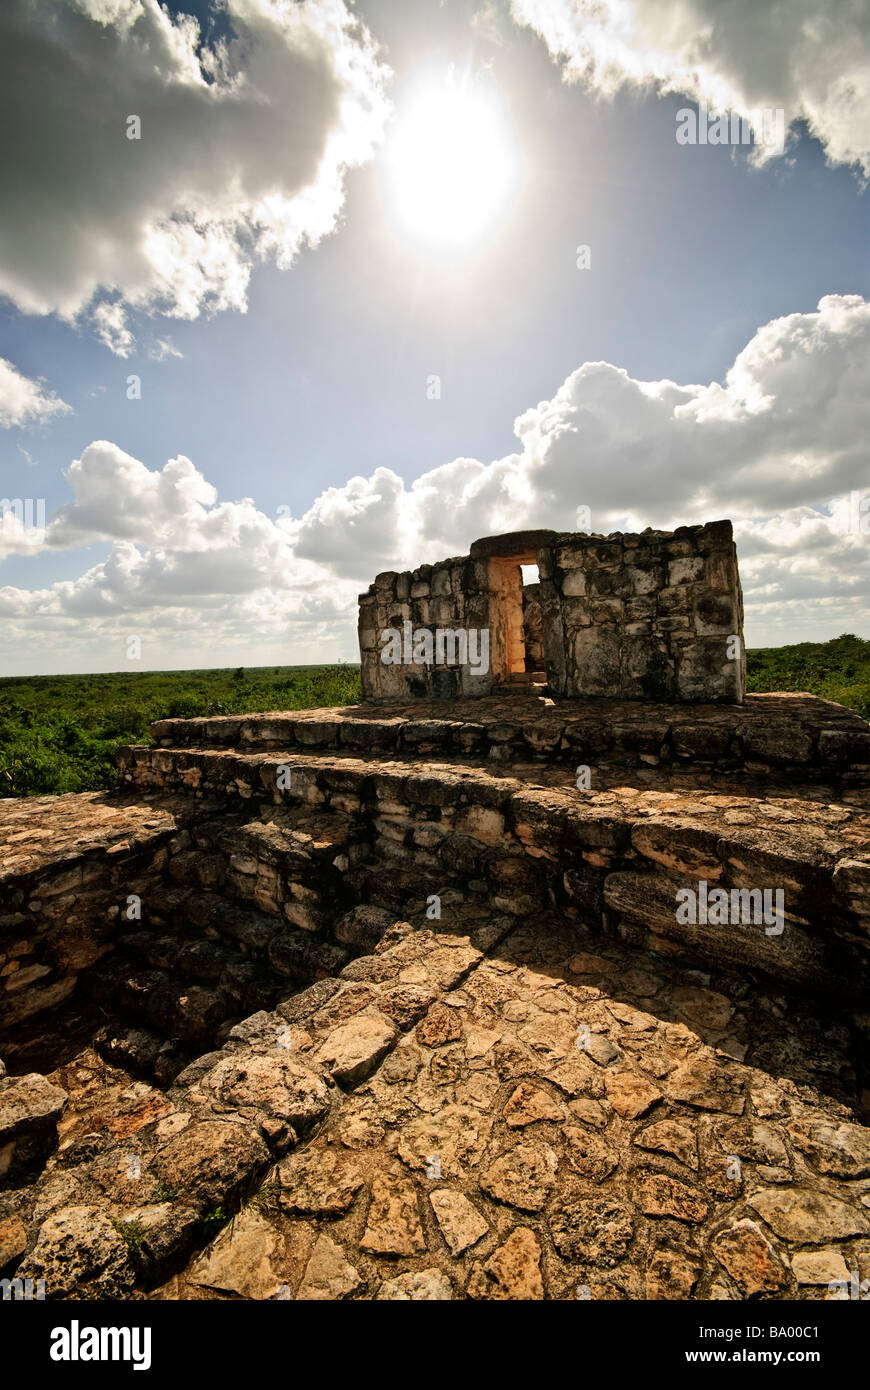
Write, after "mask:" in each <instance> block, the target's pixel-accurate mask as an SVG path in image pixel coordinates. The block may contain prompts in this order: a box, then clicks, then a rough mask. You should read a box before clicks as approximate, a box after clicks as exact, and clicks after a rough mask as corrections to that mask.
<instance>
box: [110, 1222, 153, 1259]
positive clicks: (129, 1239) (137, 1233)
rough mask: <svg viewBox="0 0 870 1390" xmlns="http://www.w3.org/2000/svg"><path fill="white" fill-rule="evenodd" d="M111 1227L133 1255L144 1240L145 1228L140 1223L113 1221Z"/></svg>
mask: <svg viewBox="0 0 870 1390" xmlns="http://www.w3.org/2000/svg"><path fill="white" fill-rule="evenodd" d="M112 1225H113V1226H114V1228H115V1230H116V1231H117V1232H118V1235H119V1236H120V1237H121V1239H122V1240H123V1242H124V1244H125V1245H126V1247H127V1249H128V1250H129V1251H130V1254H131V1255H135V1254H136V1252H137V1250H139V1248H140V1247H141V1245H142V1242H143V1240H144V1239H145V1227H144V1226H143V1225H142V1222H141V1221H138V1220H136V1221H118V1220H113V1221H112Z"/></svg>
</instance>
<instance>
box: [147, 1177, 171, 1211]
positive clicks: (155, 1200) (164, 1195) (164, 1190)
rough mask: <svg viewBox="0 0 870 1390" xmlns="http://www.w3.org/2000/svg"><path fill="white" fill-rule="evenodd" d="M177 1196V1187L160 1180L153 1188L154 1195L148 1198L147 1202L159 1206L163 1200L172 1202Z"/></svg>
mask: <svg viewBox="0 0 870 1390" xmlns="http://www.w3.org/2000/svg"><path fill="white" fill-rule="evenodd" d="M177 1196H178V1188H177V1187H170V1185H169V1183H167V1182H163V1181H162V1179H161V1181H160V1182H159V1183H158V1184H157V1187H156V1188H155V1190H154V1196H153V1197H150V1198H149V1204H150V1205H152V1206H159V1205H161V1204H162V1203H163V1202H174V1201H175V1199H176V1197H177Z"/></svg>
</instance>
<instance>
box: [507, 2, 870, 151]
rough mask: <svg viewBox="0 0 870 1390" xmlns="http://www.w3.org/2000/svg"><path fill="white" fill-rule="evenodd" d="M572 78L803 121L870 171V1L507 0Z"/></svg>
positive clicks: (606, 90) (605, 88)
mask: <svg viewBox="0 0 870 1390" xmlns="http://www.w3.org/2000/svg"><path fill="white" fill-rule="evenodd" d="M511 14H512V16H513V18H514V19H515V20H516V22H517V23H518V24H522V25H526V26H528V27H530V28H532V29H534V30H535V31H536V32H537V33H538V34H540V35H541V37H542V38H543V40H544V42H545V43H546V44H547V47H548V49H549V50H550V53H551V55H552V56H553V58H554V59H556V60H557V61H559V62H560V63H561V64H562V67H563V72H564V75H565V77H566V78H567V79H568V80H570V81H577V82H582V83H584V84H585V85H586V86H587V87H588V88H590V89H591V90H593V91H595V92H598V93H600V94H601V95H602V96H612V95H614V93H616V92H617V91H619V90H620V89H621V88H623V87H634V88H637V89H649V90H652V91H656V92H659V93H665V92H675V93H680V94H682V95H684V96H687V97H689V98H690V99H692V100H693V101H706V102H707V103H708V104H709V105H710V106H711V108H714V109H716V110H718V111H720V112H724V111H735V112H737V113H738V114H740V115H742V116H749V114H750V113H751V112H752V111H757V110H759V109H765V108H766V109H768V110H777V109H779V108H781V109H783V110H784V112H785V121H786V124H790V123H791V122H793V121H797V120H804V121H806V123H807V125H808V127H809V130H810V132H811V134H812V135H814V136H816V137H817V138H818V139H819V140H820V141H821V143H822V145H823V146H824V148H825V151H826V153H827V156H828V159H829V160H830V161H831V162H832V163H835V164H856V165H858V166H859V167H860V168H861V169H862V171H863V174H864V175H865V176H867V175H870V7H868V6H867V5H866V4H863V3H855V0H788V3H787V4H765V3H759V0H729V2H728V3H727V4H724V3H723V0H511Z"/></svg>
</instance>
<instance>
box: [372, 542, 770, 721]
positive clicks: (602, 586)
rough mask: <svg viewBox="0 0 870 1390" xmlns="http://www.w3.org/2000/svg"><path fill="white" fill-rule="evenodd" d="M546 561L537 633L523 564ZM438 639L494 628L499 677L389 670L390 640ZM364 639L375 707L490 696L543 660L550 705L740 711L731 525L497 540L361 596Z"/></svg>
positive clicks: (460, 668)
mask: <svg viewBox="0 0 870 1390" xmlns="http://www.w3.org/2000/svg"><path fill="white" fill-rule="evenodd" d="M535 563H536V564H537V565H538V569H539V574H540V582H539V584H538V585H537V586H536V587H535V594H534V609H535V611H533V618H534V623H533V625H532V626H528V625H526V624H524V607H527V606H528V602H529V596H528V595H525V594H524V590H523V582H522V570H521V566H522V565H523V564H535ZM537 610H539V611H537ZM438 628H442V629H456V630H459V629H461V630H464V631H466V632H468V631H469V630H474V631H476V632H480V631H483V630H485V631H486V632H487V634H488V637H487V640H488V643H489V662H488V669H487V670H486V671H485V672H483V671H478V672H475V671H474V670H473V669H472V667H471V666H470V664H465V665H463V664H462V663H461V662H460V661H459V660H457V659H454V660H453V661H451V662H448V663H447V664H443V663H439V662H437V661H435V662H434V663H433V662H431V661H429V662H428V663H427V661H426V660H425V659H424V658H421V659H419V660H414V661H413V662H411V663H408V662H407V661H403V662H402V663H400V664H385V663H384V660H383V654H384V651H385V646H384V636H383V634H384V633H385V632H386V631H387V630H389V629H392V630H394V631H397V632H403V633H407V637H406V642H407V643H408V644H410V638H411V634H413V633H416V632H418V631H420V630H425V631H428V632H431V633H432V634H434V633H435V632H436V630H437V629H438ZM539 628H540V634H541V635H540V639H539V637H538V629H539ZM729 639H731V640H730V641H729ZM359 641H360V659H361V666H362V687H363V694H364V697H365V698H366V699H368V700H393V701H402V700H409V699H433V698H434V699H445V700H450V699H456V698H458V697H460V696H474V697H479V696H483V695H489V694H492V693H493V692H494V691H497V690H499V689H500V688H504V687H505V686H509V685H510V683H511V681H512V680H513V679H515V678H516V677H518V676H520V674H521V673H523V672H525V671H531V670H535V669H538V666H539V663H540V660H541V657H543V661H544V664H545V666H546V671H547V675H548V680H549V693H550V694H551V695H554V696H556V697H557V698H560V699H564V698H566V697H571V696H583V697H596V698H599V697H609V698H613V699H624V700H648V701H677V702H712V703H736V704H739V703H740V701H741V700H742V699H743V694H744V687H745V656H744V652H743V600H742V594H741V589H740V580H739V577H738V572H737V555H736V550H735V546H734V541H733V537H732V529H731V523H730V521H718V522H713V523H711V524H709V525H707V526H684V527H680V528H679V529H678V530H676V531H674V532H667V531H652V530H647V531H644V532H643V533H642V534H640V535H620V534H617V533H614V534H613V535H610V536H597V535H583V534H575V533H565V534H558V533H556V532H552V531H527V532H517V533H515V534H513V535H507V536H496V537H487V538H485V539H483V540H480V541H475V543H474V545H473V546H472V547H471V553H470V555H469V557H468V558H465V557H459V558H454V559H451V560H444V561H442V562H440V563H439V564H437V565H423V566H421V567H420V568H419V569H416V570H414V571H407V572H405V573H402V574H397V573H395V572H394V571H388V572H385V573H384V574H379V575H378V576H377V578H376V579H375V581H374V583H373V584H372V585H371V586H370V588H369V590H368V592H367V593H365V594H362V595H361V596H360V619H359ZM539 642H540V646H539ZM527 646H528V650H527ZM406 654H407V653H406Z"/></svg>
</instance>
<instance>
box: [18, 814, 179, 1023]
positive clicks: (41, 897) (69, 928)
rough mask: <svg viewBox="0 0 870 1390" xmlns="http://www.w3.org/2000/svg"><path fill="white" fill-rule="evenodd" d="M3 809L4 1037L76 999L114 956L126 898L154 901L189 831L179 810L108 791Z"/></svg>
mask: <svg viewBox="0 0 870 1390" xmlns="http://www.w3.org/2000/svg"><path fill="white" fill-rule="evenodd" d="M0 808H2V834H3V836H4V837H5V840H6V846H7V848H6V852H5V854H4V862H3V866H2V870H0V1034H2V1033H3V1032H5V1031H7V1030H8V1029H10V1028H13V1027H15V1026H16V1025H18V1024H20V1023H22V1022H23V1021H24V1020H26V1019H29V1018H32V1017H34V1016H35V1015H37V1014H40V1013H42V1012H44V1011H45V1010H47V1009H52V1008H55V1007H57V1005H59V1004H61V1003H62V1002H63V1001H64V1000H65V999H67V998H68V997H69V996H70V995H71V994H72V992H73V990H74V989H75V987H76V984H77V982H78V979H79V976H80V974H81V972H82V971H83V970H86V969H87V968H88V967H90V966H93V965H94V964H95V963H96V962H97V961H98V960H99V959H100V958H101V957H102V956H104V955H105V954H106V952H107V951H111V949H112V947H113V945H114V941H115V937H116V935H117V932H118V928H119V922H120V920H121V912H122V906H124V905H125V904H126V902H127V899H128V897H129V896H130V895H133V894H135V895H139V896H140V897H141V896H147V894H148V893H149V891H151V890H152V889H153V888H154V887H155V886H156V884H157V883H158V882H159V881H160V877H161V875H162V874H163V873H164V871H165V870H166V868H167V865H168V863H169V860H170V856H171V854H172V853H173V852H176V851H177V850H179V849H183V848H184V847H185V845H186V843H187V832H186V831H185V830H184V829H183V828H181V826H180V824H179V821H178V818H177V814H176V810H177V809H178V808H175V809H174V808H172V807H171V806H165V805H164V806H163V807H161V808H154V807H150V806H148V805H147V803H146V804H143V803H139V804H131V803H129V802H127V803H125V801H124V800H123V799H119V798H117V797H111V796H107V795H106V794H105V793H102V792H94V793H87V794H84V795H80V796H75V795H70V796H63V797H37V798H33V799H27V800H22V801H13V802H2V803H0ZM181 809H182V810H183V809H187V810H189V809H190V808H189V807H184V805H183V803H182V807H181Z"/></svg>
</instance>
